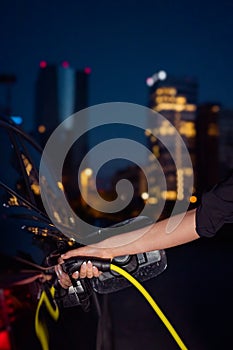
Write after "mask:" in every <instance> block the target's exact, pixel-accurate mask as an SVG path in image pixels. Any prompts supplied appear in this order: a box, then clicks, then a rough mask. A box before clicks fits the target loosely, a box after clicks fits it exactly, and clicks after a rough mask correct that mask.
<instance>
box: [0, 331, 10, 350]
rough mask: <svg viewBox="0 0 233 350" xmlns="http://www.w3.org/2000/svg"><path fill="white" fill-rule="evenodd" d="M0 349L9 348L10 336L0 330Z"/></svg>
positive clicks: (5, 349)
mask: <svg viewBox="0 0 233 350" xmlns="http://www.w3.org/2000/svg"><path fill="white" fill-rule="evenodd" d="M0 349H1V350H11V344H10V337H9V333H8V332H7V331H1V332H0Z"/></svg>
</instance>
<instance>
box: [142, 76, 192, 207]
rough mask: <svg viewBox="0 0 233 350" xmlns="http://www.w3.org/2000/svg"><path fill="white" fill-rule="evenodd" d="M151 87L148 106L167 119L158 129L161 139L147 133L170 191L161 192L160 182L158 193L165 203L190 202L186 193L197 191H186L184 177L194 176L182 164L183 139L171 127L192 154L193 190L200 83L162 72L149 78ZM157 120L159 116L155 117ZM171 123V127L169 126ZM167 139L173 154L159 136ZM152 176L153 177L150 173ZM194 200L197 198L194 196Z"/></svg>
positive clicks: (157, 185) (156, 191) (156, 190)
mask: <svg viewBox="0 0 233 350" xmlns="http://www.w3.org/2000/svg"><path fill="white" fill-rule="evenodd" d="M147 85H148V86H149V89H150V90H149V94H150V95H149V107H150V108H151V109H153V110H155V111H156V112H158V113H160V114H161V115H162V116H163V117H164V118H165V120H163V121H162V122H161V125H160V127H159V128H158V130H157V135H158V139H157V138H154V137H153V135H152V134H151V136H150V132H148V138H149V142H150V147H151V148H152V150H153V152H154V154H155V156H156V157H157V158H158V160H159V162H160V164H161V166H162V168H163V172H164V174H165V177H166V182H167V190H166V191H162V192H161V189H160V186H159V183H158V184H156V181H155V188H156V189H155V191H154V192H155V193H156V195H157V196H158V197H159V196H162V197H163V198H164V200H166V201H168V202H169V201H171V203H172V202H174V201H175V200H180V201H181V200H184V201H189V200H190V198H189V197H187V198H185V196H186V192H189V193H191V192H192V191H194V190H195V189H194V188H193V189H185V178H186V177H189V176H191V175H192V168H187V167H186V166H185V165H184V162H183V154H182V147H181V141H180V138H178V137H177V136H176V135H175V132H174V129H173V127H172V126H171V124H172V125H173V126H174V127H175V128H176V129H177V131H178V132H179V134H180V136H181V137H182V139H183V141H184V143H185V145H186V147H187V150H188V152H189V154H190V157H191V161H192V166H193V169H194V187H195V182H196V155H195V147H196V142H195V141H196V126H195V121H196V109H197V92H198V84H197V81H196V80H195V79H193V78H192V79H191V78H176V77H173V76H169V75H167V73H166V72H164V71H160V72H158V73H156V74H154V75H153V76H152V77H150V78H148V79H147ZM155 117H156V116H155ZM169 122H170V123H171V124H170V123H169ZM160 134H161V135H163V137H165V138H166V139H167V142H168V144H170V145H172V148H173V154H174V155H175V157H174V158H173V159H172V158H171V154H170V153H169V152H168V150H167V148H166V145H163V144H162V143H161V142H160V141H159V135H160ZM151 176H152V177H153V174H151ZM193 200H194V201H195V197H193Z"/></svg>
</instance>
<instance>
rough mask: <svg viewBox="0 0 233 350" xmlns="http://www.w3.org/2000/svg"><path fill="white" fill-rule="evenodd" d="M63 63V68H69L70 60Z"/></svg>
mask: <svg viewBox="0 0 233 350" xmlns="http://www.w3.org/2000/svg"><path fill="white" fill-rule="evenodd" d="M61 65H62V67H63V68H69V66H70V64H69V62H68V61H63V62H62V64H61Z"/></svg>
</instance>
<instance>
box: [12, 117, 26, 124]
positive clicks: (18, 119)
mask: <svg viewBox="0 0 233 350" xmlns="http://www.w3.org/2000/svg"><path fill="white" fill-rule="evenodd" d="M10 118H11V120H13V122H14V123H15V124H17V125H20V124H22V122H23V118H22V117H20V116H19V115H12V116H11V117H10Z"/></svg>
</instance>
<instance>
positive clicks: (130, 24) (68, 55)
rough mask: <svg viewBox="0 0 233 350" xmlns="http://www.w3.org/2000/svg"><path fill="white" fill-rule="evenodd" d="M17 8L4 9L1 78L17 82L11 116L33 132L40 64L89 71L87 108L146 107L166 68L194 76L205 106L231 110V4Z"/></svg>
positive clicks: (36, 5)
mask: <svg viewBox="0 0 233 350" xmlns="http://www.w3.org/2000/svg"><path fill="white" fill-rule="evenodd" d="M14 5H15V6H12V4H11V5H10V4H9V3H8V2H3V3H2V4H1V8H2V20H1V25H2V26H3V29H4V30H2V31H1V34H0V35H1V48H2V52H3V54H2V55H1V57H0V73H1V74H3V73H5V74H15V75H16V76H17V83H16V84H15V86H14V87H13V91H12V92H13V100H12V112H13V113H14V114H20V115H22V116H23V118H24V120H25V126H26V127H27V128H29V129H30V127H31V124H32V121H33V118H34V98H35V81H36V77H37V74H38V69H39V62H40V61H42V60H45V61H47V62H49V63H51V64H58V65H59V64H60V63H61V62H63V61H68V62H69V63H70V65H71V66H72V67H74V69H83V68H85V67H90V68H91V70H92V72H91V74H90V98H89V105H95V104H99V103H104V102H113V101H121V102H132V103H136V104H141V105H147V104H148V96H149V93H148V87H147V86H146V79H147V77H148V76H151V75H153V74H154V73H155V72H156V71H158V70H160V69H164V70H166V71H167V72H168V73H170V74H173V75H175V76H183V77H184V76H191V77H195V78H196V79H197V81H198V83H199V95H198V102H199V103H203V102H213V103H220V104H222V106H223V107H224V108H232V107H233V102H232V81H233V70H232V68H231V64H232V63H231V62H232V60H233V48H232V45H231V37H232V25H231V17H232V12H233V5H232V3H231V2H229V1H227V0H225V1H223V2H221V4H219V3H212V2H210V1H206V2H204V3H203V2H200V1H198V2H196V3H195V4H193V5H190V6H188V5H187V3H186V2H185V1H183V0H182V1H179V2H176V3H169V2H166V4H164V3H162V2H158V3H154V2H153V1H147V2H144V3H143V4H141V3H140V2H133V1H130V0H128V1H124V2H123V1H119V2H117V4H116V3H115V4H111V6H110V5H109V3H108V2H107V1H106V0H104V1H102V2H101V3H98V4H97V3H94V2H88V3H77V2H75V1H70V2H69V4H67V5H66V4H64V3H63V2H61V1H57V2H56V6H53V5H51V4H47V3H46V2H45V1H42V2H39V3H33V4H32V3H26V4H24V5H22V4H21V3H20V2H19V1H14ZM51 18H52V21H51ZM9 23H10V25H9ZM29 29H30V30H29Z"/></svg>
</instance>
